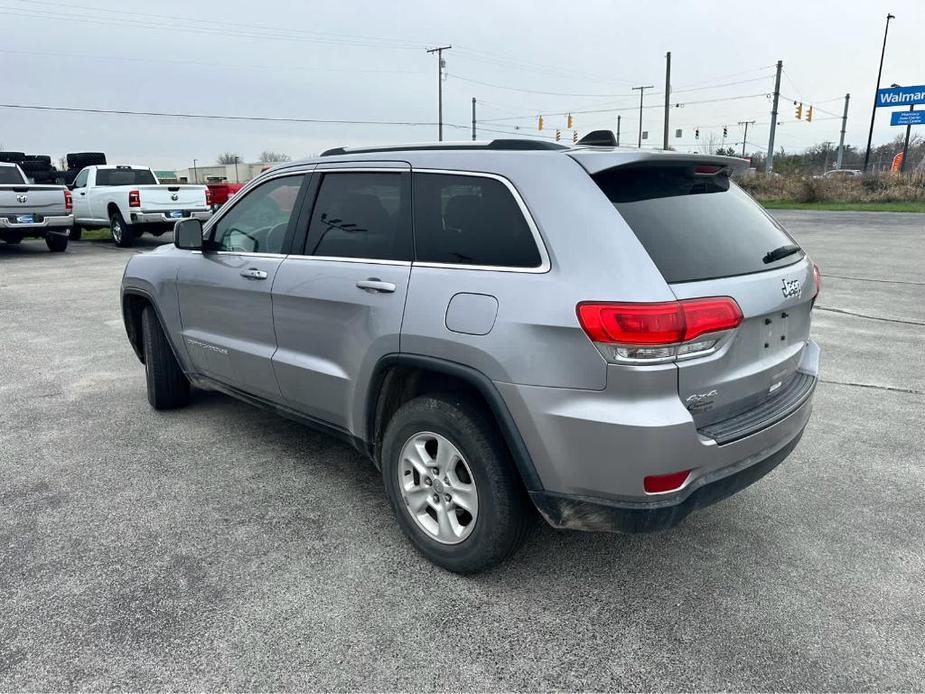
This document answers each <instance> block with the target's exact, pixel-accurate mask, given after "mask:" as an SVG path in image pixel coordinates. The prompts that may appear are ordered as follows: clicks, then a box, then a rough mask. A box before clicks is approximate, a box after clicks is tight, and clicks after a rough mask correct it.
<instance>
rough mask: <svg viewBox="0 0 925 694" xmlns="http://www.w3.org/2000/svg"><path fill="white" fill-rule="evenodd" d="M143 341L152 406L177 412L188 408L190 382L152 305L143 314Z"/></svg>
mask: <svg viewBox="0 0 925 694" xmlns="http://www.w3.org/2000/svg"><path fill="white" fill-rule="evenodd" d="M141 340H142V348H143V350H144V356H145V377H146V380H147V386H148V402H149V403H150V404H151V407H153V408H154V409H155V410H175V409H177V408H178V407H184V406H185V405H187V404H188V403H189V393H190V386H189V381H188V380H187V378H186V376H185V375H184V373H183V370H182V369H181V368H180V365H179V364H178V363H177V359H176V357H175V356H174V354H173V350H172V349H171V348H170V343H169V342H167V336H166V335H164V329H163V328H162V327H161V323H160V321H159V320H158V318H157V314H156V313H155V312H154V309H153V308H151V307H150V306H146V307H145V309H144V310H143V311H142V312H141Z"/></svg>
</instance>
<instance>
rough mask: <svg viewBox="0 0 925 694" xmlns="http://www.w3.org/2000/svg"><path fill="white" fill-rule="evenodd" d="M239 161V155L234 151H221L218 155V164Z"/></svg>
mask: <svg viewBox="0 0 925 694" xmlns="http://www.w3.org/2000/svg"><path fill="white" fill-rule="evenodd" d="M239 161H241V157H239V156H238V155H237V154H235V153H234V152H222V153H221V154H219V155H218V163H219V164H235V163H237V162H239Z"/></svg>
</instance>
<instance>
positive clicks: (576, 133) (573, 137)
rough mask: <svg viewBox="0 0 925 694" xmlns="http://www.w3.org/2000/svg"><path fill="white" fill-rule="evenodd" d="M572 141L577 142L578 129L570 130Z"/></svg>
mask: <svg viewBox="0 0 925 694" xmlns="http://www.w3.org/2000/svg"><path fill="white" fill-rule="evenodd" d="M572 142H578V131H577V130H573V131H572Z"/></svg>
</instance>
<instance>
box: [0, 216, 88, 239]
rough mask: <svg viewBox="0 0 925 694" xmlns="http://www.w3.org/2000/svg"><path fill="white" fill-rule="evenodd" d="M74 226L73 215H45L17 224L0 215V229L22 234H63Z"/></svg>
mask: <svg viewBox="0 0 925 694" xmlns="http://www.w3.org/2000/svg"><path fill="white" fill-rule="evenodd" d="M72 226H74V215H72V214H65V215H55V216H50V217H45V218H43V219H42V221H41V222H35V223H33V224H17V223H15V222H11V221H10V220H9V219H8V218H7V217H0V231H18V232H21V233H22V234H23V235H24V236H44V235H45V233H46V232H51V233H57V234H65V233H67V230H68V229H70V228H71V227H72Z"/></svg>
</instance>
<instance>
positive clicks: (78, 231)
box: [68, 224, 83, 241]
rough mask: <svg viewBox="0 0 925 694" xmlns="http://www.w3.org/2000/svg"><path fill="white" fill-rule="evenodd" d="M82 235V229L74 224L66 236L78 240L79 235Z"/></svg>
mask: <svg viewBox="0 0 925 694" xmlns="http://www.w3.org/2000/svg"><path fill="white" fill-rule="evenodd" d="M82 235H83V229H82V228H81V227H79V226H77V225H76V224H75V225H74V226H72V227H71V230H70V231H69V232H68V238H70V239H71V241H80V237H81V236H82Z"/></svg>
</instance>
